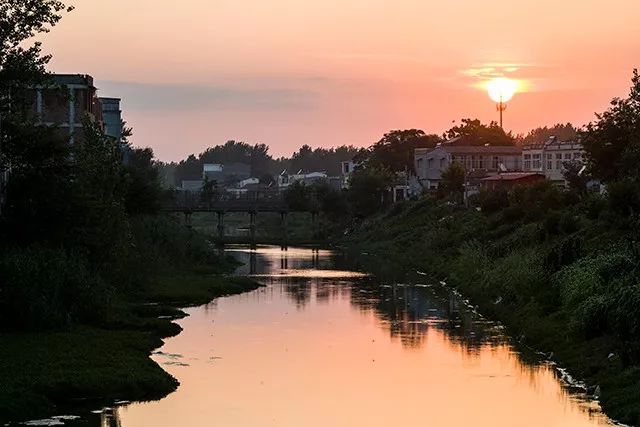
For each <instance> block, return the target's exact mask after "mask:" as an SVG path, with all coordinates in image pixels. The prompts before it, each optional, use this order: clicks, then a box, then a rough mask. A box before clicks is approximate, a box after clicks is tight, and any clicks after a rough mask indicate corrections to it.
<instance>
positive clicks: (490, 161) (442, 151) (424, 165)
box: [414, 140, 522, 190]
mask: <svg viewBox="0 0 640 427" xmlns="http://www.w3.org/2000/svg"><path fill="white" fill-rule="evenodd" d="M455 142H456V141H455V140H452V141H450V142H445V143H443V144H440V145H438V146H437V147H435V148H416V150H415V152H414V161H415V165H414V167H415V171H416V176H417V179H418V183H419V185H420V186H421V187H422V188H424V189H426V190H433V189H436V188H438V185H439V184H440V181H441V179H442V172H444V171H445V170H446V169H447V168H448V167H449V166H450V165H451V164H452V163H453V162H458V163H460V164H461V165H462V166H463V167H464V168H465V170H466V171H467V172H468V173H471V172H474V173H475V174H476V175H484V176H489V175H492V174H497V173H498V172H509V171H520V170H522V149H521V148H520V147H515V146H470V145H456V143H455Z"/></svg>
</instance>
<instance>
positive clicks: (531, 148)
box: [522, 137, 584, 186]
mask: <svg viewBox="0 0 640 427" xmlns="http://www.w3.org/2000/svg"><path fill="white" fill-rule="evenodd" d="M566 162H576V163H579V164H584V148H583V147H582V144H580V143H579V142H576V141H560V140H558V138H556V137H551V138H549V139H548V140H547V141H545V142H542V143H535V144H528V145H525V146H524V147H522V164H523V170H524V171H525V172H539V173H542V174H543V175H544V176H546V177H547V179H549V180H551V181H553V182H555V183H557V184H561V185H563V186H564V185H566V182H565V179H564V171H565V167H564V164H565V163H566Z"/></svg>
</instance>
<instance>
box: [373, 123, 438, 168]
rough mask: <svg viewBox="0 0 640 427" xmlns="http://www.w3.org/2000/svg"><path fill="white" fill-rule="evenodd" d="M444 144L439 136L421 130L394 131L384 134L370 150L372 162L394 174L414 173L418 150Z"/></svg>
mask: <svg viewBox="0 0 640 427" xmlns="http://www.w3.org/2000/svg"><path fill="white" fill-rule="evenodd" d="M439 142H442V140H441V139H440V137H438V136H437V135H427V134H425V133H424V131H422V130H419V129H407V130H393V131H391V132H388V133H386V134H384V136H383V137H382V139H380V141H378V142H376V143H375V144H374V145H373V146H372V147H371V149H370V151H371V157H370V160H369V161H370V162H372V163H375V164H376V165H377V166H378V167H383V168H386V169H388V170H390V171H393V172H401V171H404V170H407V171H414V169H415V165H414V152H415V149H416V148H433V147H435V146H436V145H437V144H438V143H439Z"/></svg>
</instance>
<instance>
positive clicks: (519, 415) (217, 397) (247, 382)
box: [103, 247, 610, 427]
mask: <svg viewBox="0 0 640 427" xmlns="http://www.w3.org/2000/svg"><path fill="white" fill-rule="evenodd" d="M230 253H232V254H234V256H236V257H237V258H239V259H241V260H242V261H244V262H245V263H246V265H245V266H244V267H242V268H241V269H240V271H239V273H240V274H253V275H256V276H257V277H258V278H259V280H261V281H262V282H263V283H265V284H266V285H267V286H266V287H264V288H262V289H259V290H256V291H254V292H250V293H247V294H243V295H236V296H231V297H227V298H220V299H218V300H216V301H215V302H213V303H211V304H209V305H206V306H202V307H198V308H192V309H188V310H187V312H188V313H189V315H190V316H189V317H187V318H185V319H182V320H180V321H179V322H178V323H180V325H181V326H182V327H183V328H184V331H183V332H182V333H181V334H180V335H178V336H176V337H174V338H170V339H168V340H167V341H166V343H165V345H164V346H163V347H162V348H161V349H159V352H157V353H156V354H155V355H154V356H153V358H154V360H156V361H157V362H158V363H159V364H160V365H162V366H163V367H164V368H165V369H166V370H167V371H168V372H170V373H171V374H172V375H174V376H175V377H176V378H177V379H178V380H179V381H180V383H181V385H180V388H179V389H178V391H177V392H175V393H173V394H171V395H169V396H168V397H167V398H165V399H163V400H161V401H158V402H150V403H134V404H130V405H128V406H121V407H119V408H118V409H116V410H114V411H113V412H109V413H108V416H107V415H103V425H104V426H115V425H120V426H123V427H143V426H154V427H160V426H167V427H175V426H189V427H196V426H203V427H204V426H206V427H210V426H247V427H248V426H295V427H300V426H322V427H326V426H368V427H374V426H385V427H388V426H392V425H397V426H409V425H411V426H413V425H428V426H445V425H446V426H448V427H457V426H461V427H462V426H464V427H468V426H480V427H484V426H492V427H500V426H505V427H507V426H508V427H512V426H521V427H522V426H532V427H533V426H535V427H540V426H547V427H552V426H562V427H574V426H576V427H577V426H604V425H610V423H609V422H608V420H607V419H606V418H605V417H604V416H602V415H601V414H600V412H599V411H598V409H597V405H595V404H589V403H586V402H584V401H581V400H580V399H579V398H578V397H577V396H576V395H574V394H571V393H568V392H567V391H566V389H565V388H564V387H563V386H562V385H561V383H560V382H559V380H558V379H557V375H556V374H555V370H554V369H553V368H552V367H550V366H548V365H545V364H537V365H536V364H533V365H532V364H526V363H524V362H523V361H522V360H521V358H520V357H519V356H518V354H517V353H516V351H515V350H514V349H513V347H512V346H511V345H510V344H509V342H508V340H507V338H506V337H505V336H504V334H503V332H502V329H501V328H500V327H499V326H498V325H496V324H492V323H490V322H486V321H483V320H482V319H481V318H480V317H478V316H476V315H474V314H473V312H472V311H471V310H469V309H467V308H466V307H465V305H464V304H463V303H462V302H461V301H460V299H459V298H458V297H456V296H455V295H452V294H450V293H449V292H448V291H446V290H445V289H443V288H442V287H441V286H439V285H437V286H434V287H428V286H427V285H428V284H427V283H425V284H421V285H406V286H405V285H393V284H392V283H381V282H380V281H379V280H377V279H374V278H366V277H361V276H362V275H361V274H359V273H355V272H353V271H345V269H344V268H339V267H338V266H340V265H342V263H341V262H340V259H339V257H336V256H334V255H333V254H332V253H330V252H327V251H320V252H316V251H313V250H311V249H292V248H290V249H289V250H288V251H286V252H284V251H281V250H280V248H273V247H265V248H260V249H258V250H257V251H254V252H252V251H249V250H245V249H236V250H233V251H232V252H230Z"/></svg>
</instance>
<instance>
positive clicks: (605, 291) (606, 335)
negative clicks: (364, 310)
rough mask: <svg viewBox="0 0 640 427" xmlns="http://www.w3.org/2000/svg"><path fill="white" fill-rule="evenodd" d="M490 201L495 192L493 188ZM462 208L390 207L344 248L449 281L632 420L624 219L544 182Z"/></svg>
mask: <svg viewBox="0 0 640 427" xmlns="http://www.w3.org/2000/svg"><path fill="white" fill-rule="evenodd" d="M491 197H498V196H497V195H493V196H491ZM480 206H482V211H479V210H476V209H475V206H474V207H472V208H468V209H467V208H462V207H457V206H454V205H451V204H446V203H443V202H437V201H434V200H423V201H419V202H409V203H406V204H403V205H397V206H395V207H394V208H392V209H391V210H390V211H388V212H386V213H384V214H380V215H378V216H375V217H372V218H370V219H368V220H366V221H365V222H364V223H362V224H361V225H360V227H359V228H358V229H357V230H356V231H355V232H354V233H352V234H351V235H350V236H348V237H346V238H344V239H343V240H342V244H343V245H344V246H346V247H347V248H349V249H350V250H351V251H353V252H355V253H358V254H362V253H366V254H367V255H366V256H362V255H360V258H361V259H363V262H364V263H365V267H366V266H367V264H370V266H369V268H372V269H373V270H372V271H376V268H378V267H379V266H380V265H382V264H385V263H391V264H393V265H394V266H396V267H401V268H404V269H406V270H420V271H422V272H425V273H427V274H428V276H429V277H430V278H431V280H434V281H435V280H446V281H447V282H448V283H449V284H450V285H451V286H455V287H456V288H458V289H459V290H460V291H462V292H463V293H465V294H466V295H467V296H469V297H471V299H472V300H473V301H474V303H475V304H478V305H479V306H480V309H481V311H482V312H483V313H484V314H485V315H487V316H489V317H492V318H494V319H499V320H501V321H502V322H503V323H504V324H505V325H506V326H507V327H508V328H509V331H510V333H511V335H512V336H514V337H517V338H519V339H520V340H521V342H522V343H523V344H524V345H528V346H531V347H533V348H535V349H537V350H541V351H545V352H547V353H551V352H553V356H552V358H553V359H554V360H556V361H558V363H559V364H560V365H561V366H564V367H567V368H569V369H570V371H571V373H572V375H574V376H576V377H579V378H581V379H584V380H585V381H586V382H587V383H588V384H589V385H591V386H592V387H595V386H596V385H598V386H600V390H601V393H602V395H601V403H602V405H603V407H604V409H605V411H606V412H607V413H608V414H609V415H610V416H611V417H613V418H614V419H617V420H620V421H623V422H625V423H629V424H634V425H639V424H640V363H639V360H640V358H639V355H638V343H639V342H640V328H639V327H638V324H639V322H640V316H639V315H640V313H639V312H638V310H640V305H639V304H638V302H639V301H640V300H639V299H638V295H640V289H639V287H638V283H640V281H639V280H638V278H639V275H638V267H637V266H638V265H640V263H639V262H638V261H639V259H638V253H639V252H637V251H636V247H635V239H633V238H632V236H634V235H635V234H634V233H635V232H634V231H633V230H634V228H633V227H634V226H633V223H632V222H631V221H630V220H629V218H625V217H622V216H620V215H618V214H616V213H615V212H614V211H612V210H611V209H610V207H608V206H607V202H606V200H604V199H602V198H600V197H599V196H586V197H584V198H577V197H573V196H572V195H570V194H566V193H563V192H561V191H557V190H555V189H553V188H550V187H548V186H545V185H541V186H537V187H534V188H530V189H528V190H526V191H524V190H523V191H520V192H519V193H518V194H517V195H516V196H514V195H511V196H510V198H508V199H507V198H506V196H505V198H501V199H499V200H498V202H496V200H486V199H485V200H483V201H479V202H478V205H477V207H480Z"/></svg>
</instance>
